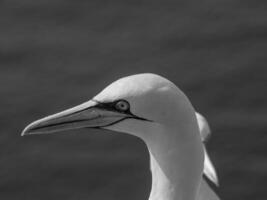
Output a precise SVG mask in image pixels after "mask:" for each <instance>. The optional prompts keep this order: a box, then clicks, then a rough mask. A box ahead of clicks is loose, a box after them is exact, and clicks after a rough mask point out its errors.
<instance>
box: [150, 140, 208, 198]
mask: <svg viewBox="0 0 267 200" xmlns="http://www.w3.org/2000/svg"><path fill="white" fill-rule="evenodd" d="M193 143H194V142H193ZM193 143H192V144H187V145H184V146H175V147H173V146H171V145H170V146H166V147H163V149H162V147H161V148H156V147H155V146H154V147H152V148H150V147H149V146H148V149H149V154H150V168H151V173H152V188H151V193H150V197H149V200H195V199H196V196H197V193H198V189H199V186H200V182H201V177H202V169H203V168H202V167H203V163H202V162H203V160H202V158H201V156H202V153H203V152H202V149H201V147H196V144H193ZM190 146H191V147H190ZM166 149H168V151H166Z"/></svg>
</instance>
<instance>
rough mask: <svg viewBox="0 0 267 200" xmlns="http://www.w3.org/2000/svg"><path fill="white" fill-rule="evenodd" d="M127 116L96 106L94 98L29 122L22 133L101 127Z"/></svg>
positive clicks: (43, 132)
mask: <svg viewBox="0 0 267 200" xmlns="http://www.w3.org/2000/svg"><path fill="white" fill-rule="evenodd" d="M126 118H129V116H128V115H127V114H124V113H120V112H115V111H111V110H106V109H104V108H101V107H100V106H99V107H98V103H97V102H96V101H94V100H91V101H88V102H86V103H83V104H81V105H79V106H76V107H74V108H71V109H68V110H65V111H62V112H60V113H57V114H54V115H51V116H48V117H45V118H42V119H40V120H37V121H35V122H33V123H31V124H29V125H28V126H27V127H26V128H25V129H24V130H23V132H22V135H30V134H45V133H54V132H59V131H64V130H71V129H80V128H101V127H106V126H109V125H112V124H115V123H117V122H119V121H122V120H124V119H126Z"/></svg>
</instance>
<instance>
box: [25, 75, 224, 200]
mask: <svg viewBox="0 0 267 200" xmlns="http://www.w3.org/2000/svg"><path fill="white" fill-rule="evenodd" d="M80 128H98V129H108V130H112V131H117V132H122V133H127V134H131V135H134V136H137V137H139V138H141V139H142V140H143V141H144V142H145V144H146V145H147V148H148V152H149V155H150V169H151V174H152V187H151V193H150V196H149V200H218V199H219V198H218V196H217V195H216V194H215V192H213V191H212V189H211V188H210V187H209V185H208V184H207V182H206V181H205V179H203V173H204V174H205V175H206V176H207V177H208V178H209V179H210V180H211V181H213V182H215V183H217V175H216V172H215V170H214V167H213V165H212V163H211V161H210V159H209V157H208V154H207V152H206V150H205V146H204V144H203V141H204V140H205V139H206V138H207V135H208V134H209V132H210V131H209V126H208V124H207V122H206V120H205V118H204V117H203V116H202V115H200V114H199V113H197V112H196V111H195V109H194V108H193V106H192V105H191V103H190V101H189V100H188V98H187V96H186V95H185V94H184V93H183V92H182V91H181V90H180V89H179V88H178V87H177V86H176V85H175V84H174V83H172V82H171V81H169V80H167V79H166V78H164V77H162V76H159V75H156V74H151V73H145V74H136V75H132V76H127V77H124V78H121V79H119V80H117V81H115V82H113V83H111V84H110V85H109V86H107V87H106V88H105V89H104V90H102V91H101V92H100V93H99V94H97V95H96V96H95V97H93V98H92V99H91V100H89V101H87V102H85V103H83V104H81V105H78V106H76V107H73V108H70V109H68V110H65V111H63V112H60V113H57V114H54V115H51V116H48V117H45V118H42V119H40V120H37V121H35V122H33V123H31V124H30V125H28V126H27V127H26V128H25V129H24V130H23V132H22V135H30V134H44V133H54V132H59V131H64V130H70V129H80ZM204 157H205V162H204ZM204 163H205V166H204Z"/></svg>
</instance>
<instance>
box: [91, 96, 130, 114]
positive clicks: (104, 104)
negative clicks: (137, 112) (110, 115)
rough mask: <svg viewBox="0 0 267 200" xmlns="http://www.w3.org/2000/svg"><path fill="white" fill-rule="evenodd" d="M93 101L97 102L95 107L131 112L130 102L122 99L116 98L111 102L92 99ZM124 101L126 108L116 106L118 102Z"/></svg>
mask: <svg viewBox="0 0 267 200" xmlns="http://www.w3.org/2000/svg"><path fill="white" fill-rule="evenodd" d="M93 101H95V102H97V103H98V104H97V105H96V106H95V107H98V108H103V109H106V110H110V111H114V110H116V111H117V112H122V113H126V114H131V112H130V103H129V102H128V101H126V100H124V99H119V100H116V101H113V102H100V101H97V100H93ZM120 102H122V103H125V105H126V106H127V109H125V110H124V109H120V108H119V107H118V103H120Z"/></svg>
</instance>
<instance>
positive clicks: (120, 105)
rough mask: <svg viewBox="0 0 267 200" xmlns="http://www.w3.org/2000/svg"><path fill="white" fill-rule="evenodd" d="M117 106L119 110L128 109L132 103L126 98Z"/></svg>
mask: <svg viewBox="0 0 267 200" xmlns="http://www.w3.org/2000/svg"><path fill="white" fill-rule="evenodd" d="M115 107H116V109H117V110H120V111H127V110H129V108H130V104H129V103H128V102H127V101H125V100H120V101H118V102H117V103H116V105H115Z"/></svg>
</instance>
